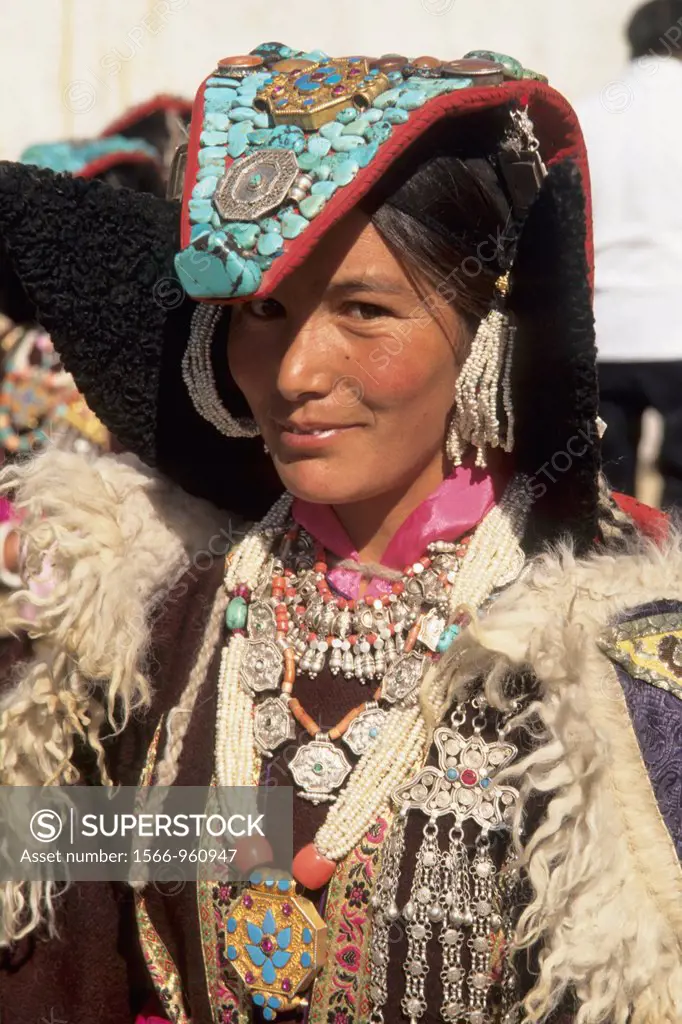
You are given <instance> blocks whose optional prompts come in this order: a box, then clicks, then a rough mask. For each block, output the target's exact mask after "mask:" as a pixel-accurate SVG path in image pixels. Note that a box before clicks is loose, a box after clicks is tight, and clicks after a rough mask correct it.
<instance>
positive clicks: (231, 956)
mask: <svg viewBox="0 0 682 1024" xmlns="http://www.w3.org/2000/svg"><path fill="white" fill-rule="evenodd" d="M238 956H239V953H238V952H237V950H236V949H235V947H234V946H228V947H227V959H228V960H236V959H237V957H238Z"/></svg>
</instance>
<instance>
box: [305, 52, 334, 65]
mask: <svg viewBox="0 0 682 1024" xmlns="http://www.w3.org/2000/svg"><path fill="white" fill-rule="evenodd" d="M301 58H302V59H303V60H314V61H316V62H317V63H320V64H321V63H322V62H323V61H327V60H329V54H327V53H325V52H324V50H309V51H308V53H302V54H301Z"/></svg>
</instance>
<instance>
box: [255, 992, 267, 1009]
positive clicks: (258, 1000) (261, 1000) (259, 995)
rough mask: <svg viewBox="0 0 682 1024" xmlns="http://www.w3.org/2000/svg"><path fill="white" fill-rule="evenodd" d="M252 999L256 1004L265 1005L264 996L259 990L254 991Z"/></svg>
mask: <svg viewBox="0 0 682 1024" xmlns="http://www.w3.org/2000/svg"><path fill="white" fill-rule="evenodd" d="M253 1001H254V1003H255V1004H256V1006H265V996H264V995H263V994H262V993H261V992H256V994H255V996H254V997H253Z"/></svg>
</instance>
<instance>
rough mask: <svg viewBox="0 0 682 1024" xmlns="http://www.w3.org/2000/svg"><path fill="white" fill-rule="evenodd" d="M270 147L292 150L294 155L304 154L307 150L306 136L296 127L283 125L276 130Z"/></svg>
mask: <svg viewBox="0 0 682 1024" xmlns="http://www.w3.org/2000/svg"><path fill="white" fill-rule="evenodd" d="M270 145H271V146H276V147H278V146H281V147H282V149H291V150H293V152H294V153H302V152H303V150H304V149H305V135H304V134H303V132H302V131H301V129H300V128H298V127H297V126H296V125H293V124H281V125H279V126H278V127H277V128H275V129H274V131H273V133H272V138H271V139H270Z"/></svg>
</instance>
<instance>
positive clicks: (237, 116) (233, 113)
mask: <svg viewBox="0 0 682 1024" xmlns="http://www.w3.org/2000/svg"><path fill="white" fill-rule="evenodd" d="M255 116H256V111H255V110H254V109H253V107H232V109H231V110H230V121H253V119H254V118H255ZM259 127H261V126H260V125H259Z"/></svg>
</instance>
